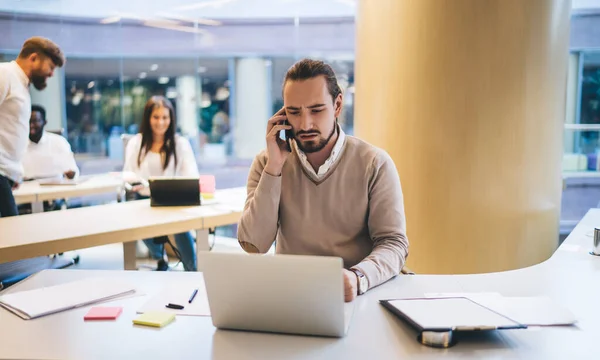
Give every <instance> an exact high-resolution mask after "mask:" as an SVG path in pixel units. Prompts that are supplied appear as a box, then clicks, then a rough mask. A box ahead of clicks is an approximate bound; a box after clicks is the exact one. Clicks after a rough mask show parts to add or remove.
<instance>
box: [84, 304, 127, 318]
mask: <svg viewBox="0 0 600 360" xmlns="http://www.w3.org/2000/svg"><path fill="white" fill-rule="evenodd" d="M122 311H123V308H122V307H120V306H116V307H102V306H95V307H93V308H91V309H90V311H88V313H87V314H85V316H84V317H83V320H115V319H116V318H118V317H119V315H121V312H122Z"/></svg>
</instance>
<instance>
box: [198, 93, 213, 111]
mask: <svg viewBox="0 0 600 360" xmlns="http://www.w3.org/2000/svg"><path fill="white" fill-rule="evenodd" d="M211 105H212V101H210V94H209V93H207V92H203V93H202V97H201V101H200V107H202V108H207V107H209V106H211Z"/></svg>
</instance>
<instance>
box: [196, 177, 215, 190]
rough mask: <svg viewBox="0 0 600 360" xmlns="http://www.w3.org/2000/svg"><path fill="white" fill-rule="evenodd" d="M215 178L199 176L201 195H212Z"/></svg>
mask: <svg viewBox="0 0 600 360" xmlns="http://www.w3.org/2000/svg"><path fill="white" fill-rule="evenodd" d="M215 187H216V185H215V176H214V175H200V192H201V193H202V194H212V193H214V192H215Z"/></svg>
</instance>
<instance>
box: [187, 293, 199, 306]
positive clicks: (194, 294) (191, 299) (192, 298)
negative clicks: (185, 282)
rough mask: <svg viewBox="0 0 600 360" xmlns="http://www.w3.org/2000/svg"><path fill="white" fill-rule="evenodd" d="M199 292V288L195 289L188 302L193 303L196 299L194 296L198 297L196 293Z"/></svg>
mask: <svg viewBox="0 0 600 360" xmlns="http://www.w3.org/2000/svg"><path fill="white" fill-rule="evenodd" d="M197 293H198V289H194V292H193V293H192V296H190V300H189V301H188V303H190V304H191V303H192V301H194V298H195V297H196V294H197Z"/></svg>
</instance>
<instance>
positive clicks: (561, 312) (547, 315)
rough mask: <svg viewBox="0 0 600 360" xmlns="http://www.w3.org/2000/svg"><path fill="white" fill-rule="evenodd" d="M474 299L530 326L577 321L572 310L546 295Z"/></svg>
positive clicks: (564, 323)
mask: <svg viewBox="0 0 600 360" xmlns="http://www.w3.org/2000/svg"><path fill="white" fill-rule="evenodd" d="M473 301H475V302H477V303H478V304H480V305H482V306H485V307H486V308H488V309H490V310H493V311H495V312H498V313H500V314H502V315H504V316H506V317H508V318H511V319H513V320H515V321H517V322H519V323H521V324H526V325H529V326H553V325H573V324H575V323H576V322H577V318H576V317H575V315H573V313H571V311H569V310H568V309H566V308H564V307H562V306H560V305H558V304H556V303H555V302H554V301H553V300H552V299H550V298H549V297H546V296H532V297H508V296H502V297H479V298H477V299H476V300H473Z"/></svg>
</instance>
